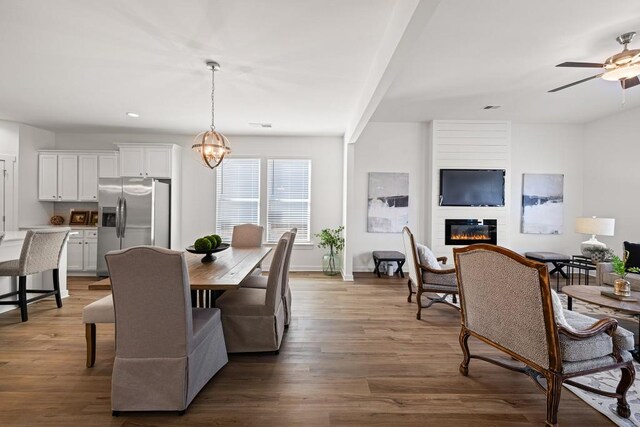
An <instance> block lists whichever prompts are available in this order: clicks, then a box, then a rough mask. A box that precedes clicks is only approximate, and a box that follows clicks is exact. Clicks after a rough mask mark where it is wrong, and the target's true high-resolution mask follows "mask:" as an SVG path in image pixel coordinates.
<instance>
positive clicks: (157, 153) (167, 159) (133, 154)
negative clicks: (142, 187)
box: [118, 144, 173, 179]
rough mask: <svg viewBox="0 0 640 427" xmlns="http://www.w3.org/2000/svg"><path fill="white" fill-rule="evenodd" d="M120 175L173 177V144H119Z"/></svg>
mask: <svg viewBox="0 0 640 427" xmlns="http://www.w3.org/2000/svg"><path fill="white" fill-rule="evenodd" d="M118 147H119V148H120V175H121V176H125V177H143V178H167V179H170V178H171V172H172V163H173V148H172V144H164V145H162V144H146V145H133V144H132V145H129V144H122V145H118Z"/></svg>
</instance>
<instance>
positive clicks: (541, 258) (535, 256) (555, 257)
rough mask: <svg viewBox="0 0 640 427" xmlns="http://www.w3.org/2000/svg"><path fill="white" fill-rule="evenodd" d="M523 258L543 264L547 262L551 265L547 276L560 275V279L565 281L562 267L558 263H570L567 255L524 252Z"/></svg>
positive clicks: (565, 275)
mask: <svg viewBox="0 0 640 427" xmlns="http://www.w3.org/2000/svg"><path fill="white" fill-rule="evenodd" d="M524 256H525V257H526V258H529V259H531V260H533V261H538V262H541V263H543V264H545V263H548V262H549V263H551V264H552V265H553V270H551V271H550V272H549V275H552V274H554V273H560V274H561V275H562V277H564V278H565V279H566V278H567V273H565V272H564V270H562V266H560V265H559V263H561V262H568V261H571V257H570V256H569V255H564V254H559V253H557V252H525V253H524Z"/></svg>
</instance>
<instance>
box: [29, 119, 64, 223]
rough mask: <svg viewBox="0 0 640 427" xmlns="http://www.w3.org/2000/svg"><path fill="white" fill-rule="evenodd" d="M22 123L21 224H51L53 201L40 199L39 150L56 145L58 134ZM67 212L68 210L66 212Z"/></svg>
mask: <svg viewBox="0 0 640 427" xmlns="http://www.w3.org/2000/svg"><path fill="white" fill-rule="evenodd" d="M19 126H20V138H19V140H20V144H19V155H18V170H19V173H18V176H19V178H18V189H19V196H18V212H19V219H18V226H19V227H23V226H29V225H41V224H48V223H49V219H50V218H51V216H52V215H53V211H54V206H53V205H54V204H53V203H51V202H40V201H38V152H37V151H38V150H43V149H51V148H54V147H55V134H54V133H53V132H49V131H47V130H43V129H39V128H35V127H33V126H27V125H23V124H21V125H19ZM67 215H68V212H67Z"/></svg>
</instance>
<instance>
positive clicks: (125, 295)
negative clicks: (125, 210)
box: [106, 246, 228, 415]
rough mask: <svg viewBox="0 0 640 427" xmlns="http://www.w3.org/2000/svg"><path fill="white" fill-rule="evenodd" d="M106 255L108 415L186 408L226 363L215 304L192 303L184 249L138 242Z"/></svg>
mask: <svg viewBox="0 0 640 427" xmlns="http://www.w3.org/2000/svg"><path fill="white" fill-rule="evenodd" d="M106 260H107V266H108V268H109V275H110V276H111V290H112V293H113V306H114V311H115V320H116V357H115V361H114V363H113V374H112V376H111V407H112V409H113V414H114V415H118V414H119V412H120V411H180V412H184V410H186V408H187V407H188V406H189V404H190V403H191V401H192V400H193V399H194V398H195V397H196V395H197V394H198V392H199V391H200V390H201V389H202V387H204V386H205V385H206V384H207V382H209V380H210V379H211V378H212V377H213V376H214V374H215V373H216V372H218V370H219V369H220V368H222V367H223V366H224V365H225V364H226V363H227V360H228V359H227V350H226V347H225V343H224V335H223V332H222V324H221V319H220V310H218V309H217V308H192V307H191V296H190V292H189V273H188V269H187V265H186V263H185V259H184V254H183V253H181V252H177V251H171V250H168V249H163V248H159V247H153V246H137V247H133V248H129V249H125V250H121V251H113V252H109V253H107V255H106Z"/></svg>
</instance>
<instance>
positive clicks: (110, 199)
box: [96, 178, 171, 276]
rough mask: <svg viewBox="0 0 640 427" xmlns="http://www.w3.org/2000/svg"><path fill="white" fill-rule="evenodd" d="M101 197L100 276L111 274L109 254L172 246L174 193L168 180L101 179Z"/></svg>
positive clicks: (98, 268) (99, 188)
mask: <svg viewBox="0 0 640 427" xmlns="http://www.w3.org/2000/svg"><path fill="white" fill-rule="evenodd" d="M98 196H99V199H98V200H99V204H98V262H97V269H96V274H97V275H98V276H108V275H109V273H108V271H107V262H106V260H105V258H104V256H105V254H106V253H107V252H109V251H113V250H118V249H124V248H129V247H131V246H138V245H153V246H161V247H164V248H168V247H169V245H170V241H171V234H170V228H171V227H170V224H171V219H170V212H171V191H170V185H169V182H168V181H166V180H157V179H152V178H101V179H100V182H99V184H98Z"/></svg>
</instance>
